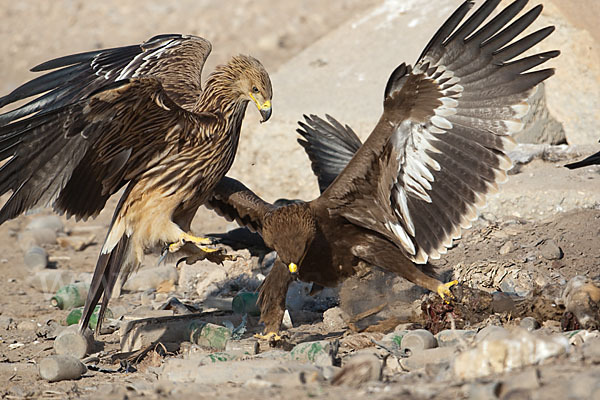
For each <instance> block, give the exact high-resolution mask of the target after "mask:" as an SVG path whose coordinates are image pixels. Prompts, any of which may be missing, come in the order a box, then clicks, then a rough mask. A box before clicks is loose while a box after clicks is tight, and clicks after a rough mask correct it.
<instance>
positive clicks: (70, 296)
mask: <svg viewBox="0 0 600 400" xmlns="http://www.w3.org/2000/svg"><path fill="white" fill-rule="evenodd" d="M89 290H90V285H89V284H87V283H85V282H77V283H71V284H69V285H66V286H63V287H61V288H60V289H58V291H57V292H56V294H55V295H54V296H53V297H52V298H51V299H50V303H51V304H52V305H53V306H54V307H58V308H60V309H61V310H70V309H72V308H75V307H81V306H82V305H84V304H85V299H86V298H87V295H88V291H89Z"/></svg>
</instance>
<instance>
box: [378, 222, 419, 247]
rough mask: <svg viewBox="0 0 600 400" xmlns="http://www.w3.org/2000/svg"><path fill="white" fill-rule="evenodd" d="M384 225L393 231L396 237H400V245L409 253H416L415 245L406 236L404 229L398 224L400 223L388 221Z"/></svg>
mask: <svg viewBox="0 0 600 400" xmlns="http://www.w3.org/2000/svg"><path fill="white" fill-rule="evenodd" d="M385 225H386V226H387V228H388V229H389V230H391V231H392V232H393V233H394V235H396V237H397V238H398V239H400V243H402V246H403V247H404V249H406V251H407V252H408V253H409V254H410V255H414V254H415V253H416V251H415V245H414V244H413V242H412V240H411V239H410V237H408V235H407V234H406V232H405V231H404V229H402V226H400V224H397V223H394V222H390V221H388V222H387V223H386V224H385Z"/></svg>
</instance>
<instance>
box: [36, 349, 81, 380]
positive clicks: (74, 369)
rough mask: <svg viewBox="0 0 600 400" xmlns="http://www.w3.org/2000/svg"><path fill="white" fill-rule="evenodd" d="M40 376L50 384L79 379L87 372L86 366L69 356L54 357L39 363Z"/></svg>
mask: <svg viewBox="0 0 600 400" xmlns="http://www.w3.org/2000/svg"><path fill="white" fill-rule="evenodd" d="M38 365H39V372H40V376H41V377H42V378H43V379H45V380H47V381H48V382H58V381H64V380H72V379H79V378H81V376H82V375H83V374H85V373H86V372H87V368H86V366H85V365H83V364H82V363H81V361H79V360H78V359H77V358H75V357H73V356H68V355H54V356H49V357H46V358H44V359H43V360H42V361H40V362H39V364H38Z"/></svg>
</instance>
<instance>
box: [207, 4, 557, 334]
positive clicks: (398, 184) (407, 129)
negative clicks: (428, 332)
mask: <svg viewBox="0 0 600 400" xmlns="http://www.w3.org/2000/svg"><path fill="white" fill-rule="evenodd" d="M498 3H499V0H488V1H486V2H485V3H484V4H483V5H482V6H481V7H479V8H478V9H477V10H476V11H475V12H474V13H473V14H471V16H470V17H469V18H468V19H466V21H465V22H463V23H462V24H461V21H463V19H464V18H465V16H466V15H467V13H468V11H469V10H470V9H471V7H472V6H473V2H471V1H466V2H464V3H463V4H462V5H461V6H460V7H459V8H458V9H457V10H456V11H455V12H454V13H453V14H452V15H451V16H450V18H449V19H448V20H447V21H446V22H445V23H444V24H443V25H442V27H441V28H440V29H439V30H438V31H437V33H436V34H435V35H434V36H433V38H432V39H431V40H430V42H429V44H428V45H427V46H426V47H425V49H424V50H423V53H422V54H421V56H420V57H419V59H418V61H417V63H416V64H415V66H414V67H411V66H409V65H406V64H404V63H403V64H401V65H400V66H398V67H397V68H396V69H395V70H394V71H393V73H392V74H391V76H390V78H389V80H388V82H387V85H386V87H385V91H384V103H383V105H384V107H383V114H382V115H381V118H380V120H379V122H378V123H377V125H376V126H375V128H374V129H373V131H372V132H371V134H370V135H369V137H368V138H367V140H366V141H365V143H364V144H362V145H361V142H360V140H359V139H358V137H357V136H356V134H355V133H354V132H353V131H352V129H351V128H349V127H348V126H344V125H342V124H340V123H339V122H337V121H336V120H334V119H333V118H330V117H329V118H328V121H325V120H323V119H320V118H317V117H305V118H306V122H305V123H303V122H300V125H301V129H300V130H299V133H300V134H301V135H302V136H303V137H304V139H305V140H300V139H299V142H300V144H302V145H303V146H304V148H305V149H306V151H307V153H308V155H309V157H310V159H311V161H312V168H313V171H314V172H315V174H316V175H317V177H318V180H319V186H320V188H321V190H322V193H321V195H320V196H319V197H318V198H316V199H314V200H312V201H308V202H305V203H301V204H293V205H289V206H283V207H276V206H274V205H272V204H270V203H267V202H265V201H263V200H262V199H260V198H259V197H258V196H257V195H256V194H254V193H253V192H252V191H251V190H249V189H248V188H247V187H246V186H244V185H243V184H242V183H241V182H238V181H236V180H234V179H231V178H224V179H223V180H221V182H220V183H219V184H218V185H217V187H216V189H215V191H214V195H213V197H211V198H210V199H209V201H208V204H207V205H208V207H210V208H213V209H214V210H215V211H216V212H217V213H219V214H221V215H223V216H225V217H227V218H229V219H232V220H236V221H238V223H240V224H242V225H245V226H247V227H249V228H250V229H252V230H255V231H257V232H259V233H260V234H261V235H262V237H263V239H264V241H265V243H266V245H267V246H269V247H270V248H273V249H274V250H276V251H277V253H278V260H277V262H276V263H275V265H274V267H273V269H272V270H271V272H270V273H269V275H268V276H267V278H266V279H265V281H264V282H263V284H262V285H261V288H260V302H261V318H262V321H263V322H264V323H265V328H266V332H269V333H275V332H277V331H278V330H279V328H280V324H281V320H282V317H283V313H284V310H285V296H286V292H287V288H288V285H289V284H290V282H291V281H292V280H293V279H294V275H296V276H297V277H298V278H299V279H301V280H303V281H312V282H315V283H317V284H319V285H323V286H332V285H336V284H338V283H339V282H340V281H341V280H343V279H344V278H346V277H348V276H350V275H352V274H353V272H354V266H356V265H357V264H358V263H359V262H363V263H366V264H368V265H374V266H379V267H381V268H383V269H386V270H388V271H392V272H395V273H397V274H399V275H400V276H402V277H404V278H406V279H408V280H409V281H411V282H413V283H415V284H417V285H420V286H422V287H424V288H427V289H429V290H431V291H433V292H437V293H439V294H440V296H442V297H444V296H449V295H451V293H450V290H449V287H450V286H451V285H452V284H453V283H454V282H450V283H447V284H443V283H442V282H440V281H438V280H437V279H434V278H433V277H431V276H429V275H427V274H425V273H424V272H423V271H422V269H420V268H418V267H417V266H416V264H424V265H423V267H425V269H426V268H427V262H428V260H429V259H437V258H439V257H440V254H443V253H445V252H446V251H447V248H449V247H450V246H451V245H452V241H453V239H456V238H459V237H460V235H461V230H462V229H465V228H468V227H470V226H471V222H472V221H473V220H474V219H476V217H477V208H479V207H481V206H483V205H484V204H485V199H486V195H487V194H489V193H492V192H495V191H496V190H497V187H498V183H499V182H502V181H504V180H505V179H506V170H507V169H509V168H510V167H511V165H512V163H511V161H510V159H509V158H508V157H507V156H506V154H505V152H506V150H507V148H508V147H509V146H510V145H511V144H513V143H514V141H513V139H512V138H511V137H510V134H512V133H514V132H517V131H518V130H520V129H521V128H522V126H523V123H522V121H521V118H522V117H523V116H524V115H525V114H526V113H527V112H528V110H529V105H528V104H527V102H526V99H527V98H528V95H529V94H530V92H531V89H532V88H533V87H534V86H535V85H537V84H538V83H540V82H542V81H543V80H545V79H547V78H548V77H550V76H551V75H553V73H554V71H553V70H552V69H542V70H536V71H530V72H526V71H529V70H530V69H531V68H534V67H536V66H538V65H540V64H542V63H544V62H546V61H547V60H549V59H551V58H553V57H556V56H558V55H559V52H558V51H550V52H544V53H539V54H535V55H531V56H527V57H523V58H517V57H518V56H520V55H521V54H522V53H523V52H525V51H526V50H528V49H530V48H531V47H533V46H534V45H536V44H537V43H539V42H540V41H542V40H543V39H544V38H546V37H547V36H548V35H549V34H550V33H551V32H552V31H553V30H554V27H551V26H550V27H546V28H543V29H540V30H538V31H535V32H533V33H531V34H528V35H527V36H525V37H522V38H520V39H519V40H517V41H514V42H513V39H515V38H516V37H517V36H519V35H520V34H521V33H522V32H523V31H524V30H525V29H526V28H527V27H528V26H530V25H531V23H532V22H533V21H534V20H535V19H536V18H537V17H538V15H539V14H540V12H541V10H542V6H541V5H538V6H536V7H534V8H532V9H531V10H530V11H528V12H526V13H525V14H523V15H522V16H521V17H519V18H517V19H516V20H515V21H514V22H512V23H510V21H511V20H512V19H513V18H514V17H516V16H517V14H519V13H520V12H521V10H522V9H523V8H524V7H525V5H526V3H527V1H526V0H517V1H515V2H514V3H512V4H511V5H509V6H508V7H506V8H505V9H503V10H502V11H501V12H500V13H498V14H497V15H496V16H495V17H493V18H491V19H490V20H489V22H487V23H486V24H485V25H483V26H481V25H482V24H483V22H484V20H486V19H487V18H488V17H489V16H490V14H491V13H492V12H493V11H494V9H495V8H496V6H497V5H498ZM509 23H510V24H509ZM459 25H460V26H459ZM480 26H481V27H480ZM516 58H517V59H516Z"/></svg>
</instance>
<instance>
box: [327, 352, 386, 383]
mask: <svg viewBox="0 0 600 400" xmlns="http://www.w3.org/2000/svg"><path fill="white" fill-rule="evenodd" d="M382 364H383V363H382V361H381V360H380V359H379V357H377V356H376V355H375V354H373V353H372V352H370V353H364V354H357V355H355V356H352V357H350V359H349V360H348V361H347V362H346V363H345V364H344V366H343V367H342V369H341V370H340V371H339V372H338V373H337V374H336V375H335V376H334V377H333V379H332V380H331V384H332V385H335V386H338V385H343V386H350V387H355V388H357V387H360V386H361V385H363V384H364V383H367V382H372V381H380V380H381V369H382Z"/></svg>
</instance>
